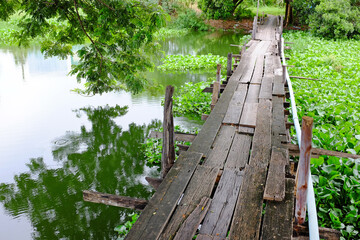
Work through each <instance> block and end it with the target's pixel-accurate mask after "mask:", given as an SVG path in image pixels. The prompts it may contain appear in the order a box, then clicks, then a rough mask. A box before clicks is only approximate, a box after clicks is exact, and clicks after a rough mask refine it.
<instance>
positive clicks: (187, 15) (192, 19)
mask: <svg viewBox="0 0 360 240" xmlns="http://www.w3.org/2000/svg"><path fill="white" fill-rule="evenodd" d="M204 20H205V19H204V18H203V16H202V15H199V14H197V13H196V12H195V11H194V10H192V9H187V10H186V11H184V12H181V13H180V14H179V15H178V17H177V18H176V19H175V20H174V22H173V23H172V27H175V28H180V29H183V28H186V29H192V30H195V31H208V30H209V29H210V26H209V25H207V24H205V22H204Z"/></svg>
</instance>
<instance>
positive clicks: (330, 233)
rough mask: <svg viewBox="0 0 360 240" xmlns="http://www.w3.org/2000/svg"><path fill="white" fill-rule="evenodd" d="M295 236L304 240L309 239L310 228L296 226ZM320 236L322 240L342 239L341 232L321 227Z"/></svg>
mask: <svg viewBox="0 0 360 240" xmlns="http://www.w3.org/2000/svg"><path fill="white" fill-rule="evenodd" d="M294 235H298V236H299V237H303V239H306V240H308V239H309V237H308V236H309V227H308V226H302V225H296V224H294ZM319 235H320V238H321V239H325V240H338V239H340V236H341V232H340V231H339V230H335V229H331V228H324V227H319Z"/></svg>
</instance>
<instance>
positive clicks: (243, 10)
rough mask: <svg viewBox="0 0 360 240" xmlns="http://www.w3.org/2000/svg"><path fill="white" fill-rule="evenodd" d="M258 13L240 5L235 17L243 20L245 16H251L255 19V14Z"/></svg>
mask: <svg viewBox="0 0 360 240" xmlns="http://www.w3.org/2000/svg"><path fill="white" fill-rule="evenodd" d="M255 15H256V14H255V13H253V12H252V11H251V10H250V9H247V8H245V7H242V6H239V7H238V8H236V10H235V13H234V18H235V19H236V20H241V19H244V18H251V19H253V18H254V16H255Z"/></svg>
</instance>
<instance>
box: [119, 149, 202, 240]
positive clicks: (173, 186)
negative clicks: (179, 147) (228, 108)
mask: <svg viewBox="0 0 360 240" xmlns="http://www.w3.org/2000/svg"><path fill="white" fill-rule="evenodd" d="M202 156H203V154H201V153H195V152H184V153H183V154H181V155H180V157H179V158H178V160H177V161H176V162H175V164H174V166H173V167H172V168H171V169H170V171H169V172H168V174H167V176H166V179H165V181H163V182H162V183H161V184H160V186H159V188H158V189H157V191H156V192H155V194H154V195H153V197H152V198H151V199H150V200H149V203H148V205H147V206H146V207H145V209H144V210H143V212H142V213H141V215H140V217H139V219H138V220H137V221H136V223H135V224H134V225H133V226H132V228H131V230H130V232H129V233H128V234H127V236H126V237H125V239H139V240H144V239H156V238H158V236H159V235H160V233H161V232H162V230H163V229H164V227H165V225H166V224H167V222H168V220H169V218H170V216H171V213H172V212H173V211H174V209H175V207H176V204H177V202H178V201H179V199H180V197H181V195H182V193H183V192H184V190H185V188H186V186H187V184H188V182H189V180H190V178H191V176H192V175H193V173H194V171H195V168H196V166H197V165H198V163H199V162H200V160H201V158H202ZM159 206H161V208H159ZM154 223H156V224H154Z"/></svg>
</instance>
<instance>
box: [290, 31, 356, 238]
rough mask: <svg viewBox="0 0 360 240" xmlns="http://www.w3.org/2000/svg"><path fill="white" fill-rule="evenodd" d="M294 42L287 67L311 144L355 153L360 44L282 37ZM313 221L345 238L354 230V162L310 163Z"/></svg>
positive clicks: (322, 159) (298, 35)
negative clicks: (308, 121) (309, 123)
mask: <svg viewBox="0 0 360 240" xmlns="http://www.w3.org/2000/svg"><path fill="white" fill-rule="evenodd" d="M285 38H286V40H288V41H292V42H295V43H296V44H295V45H294V47H293V49H292V50H291V51H290V52H289V55H290V59H291V60H290V61H289V62H288V64H291V65H295V66H296V67H295V68H291V69H290V71H291V72H290V75H300V76H307V77H313V78H318V79H320V81H306V80H295V79H293V86H294V91H295V98H296V103H297V107H298V111H299V112H298V113H299V118H301V117H302V116H304V115H307V116H311V117H313V118H314V124H315V126H314V129H313V144H314V146H315V147H320V148H324V149H329V150H335V151H343V152H349V153H353V154H355V153H357V154H360V105H359V102H360V82H359V79H360V72H359V69H360V61H359V58H358V56H357V55H358V53H359V51H360V42H358V41H355V40H337V41H334V40H324V39H321V38H317V37H313V36H311V35H309V34H307V33H302V32H291V33H286V34H285ZM312 163H313V165H312V167H311V172H312V174H313V175H314V176H313V179H314V182H315V194H316V201H317V208H318V216H319V222H320V225H322V226H327V227H332V228H335V229H339V230H341V232H342V236H343V238H345V239H355V238H356V236H357V234H358V232H359V231H360V225H359V222H360V221H359V219H360V215H359V209H360V188H359V187H360V175H359V171H360V160H353V159H341V158H340V159H339V158H336V157H326V156H324V157H320V158H319V159H312Z"/></svg>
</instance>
